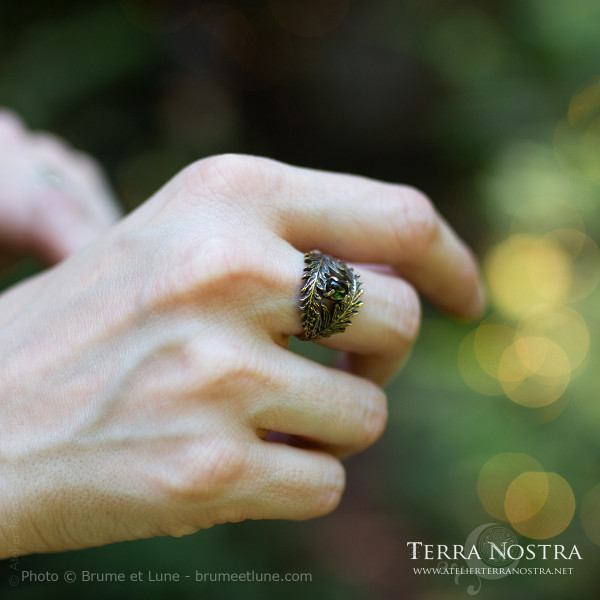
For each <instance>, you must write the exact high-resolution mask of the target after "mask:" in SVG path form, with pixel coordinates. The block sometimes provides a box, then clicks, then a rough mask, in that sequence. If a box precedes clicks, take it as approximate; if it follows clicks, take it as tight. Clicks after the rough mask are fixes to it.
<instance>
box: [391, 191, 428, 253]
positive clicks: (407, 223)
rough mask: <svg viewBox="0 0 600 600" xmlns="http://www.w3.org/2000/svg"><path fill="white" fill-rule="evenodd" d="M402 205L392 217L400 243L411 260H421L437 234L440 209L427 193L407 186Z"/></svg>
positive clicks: (402, 197)
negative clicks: (437, 209) (438, 209)
mask: <svg viewBox="0 0 600 600" xmlns="http://www.w3.org/2000/svg"><path fill="white" fill-rule="evenodd" d="M400 205H401V207H402V210H400V211H395V213H394V214H395V217H396V218H395V219H393V220H392V224H393V226H394V233H395V235H396V239H397V240H398V246H399V247H400V248H401V250H402V251H403V252H402V254H403V255H404V256H406V257H407V258H406V261H407V262H410V263H411V264H419V263H420V262H422V261H423V260H424V259H425V258H426V257H427V255H428V253H429V250H430V249H431V246H432V244H433V242H434V240H435V238H436V236H437V232H438V215H437V211H436V209H435V207H434V206H433V203H432V202H431V200H430V199H429V198H428V197H427V196H425V194H423V193H422V192H420V191H419V190H417V189H415V188H412V187H407V186H403V187H402V188H400Z"/></svg>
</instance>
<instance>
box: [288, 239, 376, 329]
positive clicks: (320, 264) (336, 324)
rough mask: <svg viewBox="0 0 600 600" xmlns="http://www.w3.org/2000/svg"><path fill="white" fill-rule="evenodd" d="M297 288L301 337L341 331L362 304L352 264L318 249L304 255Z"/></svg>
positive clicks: (359, 288) (360, 291)
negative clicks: (300, 282) (302, 333)
mask: <svg viewBox="0 0 600 600" xmlns="http://www.w3.org/2000/svg"><path fill="white" fill-rule="evenodd" d="M304 262H305V264H306V266H305V267H304V274H303V275H302V281H303V284H302V289H301V290H300V299H299V307H300V319H301V320H302V327H303V328H304V335H303V339H305V340H317V339H320V338H326V337H329V336H331V335H333V334H334V333H342V332H343V331H345V330H346V327H348V326H349V325H351V324H352V322H351V319H352V317H353V316H355V315H356V314H357V313H358V308H359V307H360V306H361V305H362V300H361V299H360V297H361V296H362V294H363V291H364V290H363V289H362V282H361V281H360V280H359V278H360V275H357V274H356V273H355V272H354V270H353V269H352V267H349V266H348V265H347V264H346V263H345V262H343V261H341V260H340V259H339V258H334V257H333V256H329V255H327V254H322V253H321V252H319V251H318V250H313V251H312V252H307V253H306V254H305V255H304Z"/></svg>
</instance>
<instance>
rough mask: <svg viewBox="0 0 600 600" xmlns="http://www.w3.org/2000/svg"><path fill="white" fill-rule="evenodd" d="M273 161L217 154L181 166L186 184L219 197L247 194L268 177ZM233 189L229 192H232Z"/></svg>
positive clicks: (239, 155) (236, 196)
mask: <svg viewBox="0 0 600 600" xmlns="http://www.w3.org/2000/svg"><path fill="white" fill-rule="evenodd" d="M273 162H274V161H269V160H267V159H264V158H259V157H255V156H248V155H243V154H221V155H218V156H211V157H209V158H205V159H202V160H199V161H197V162H195V163H193V164H191V165H190V166H189V167H187V168H186V169H184V177H185V179H186V182H187V183H188V186H189V187H192V188H193V189H195V190H202V191H204V192H208V193H210V194H211V195H216V196H217V197H218V198H219V200H223V199H227V198H228V199H237V198H238V197H239V196H238V194H240V195H241V196H242V197H248V195H250V194H251V193H252V192H251V190H253V189H255V188H256V187H257V186H261V184H265V183H266V182H267V181H268V178H269V171H270V168H269V165H271V164H272V163H273ZM232 192H233V195H232Z"/></svg>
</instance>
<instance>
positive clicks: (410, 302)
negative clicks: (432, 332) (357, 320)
mask: <svg viewBox="0 0 600 600" xmlns="http://www.w3.org/2000/svg"><path fill="white" fill-rule="evenodd" d="M381 322H382V323H383V324H384V326H385V334H384V335H383V336H382V339H381V340H380V347H381V348H382V350H384V351H385V354H386V355H387V354H396V353H404V352H405V351H406V350H407V347H408V346H410V345H412V344H413V342H414V341H415V339H416V338H417V335H418V333H419V329H420V325H421V301H420V299H419V295H418V294H417V292H416V290H415V288H414V287H412V285H410V284H408V283H406V282H404V281H401V280H398V281H396V282H395V285H393V286H390V287H389V289H388V290H387V292H386V299H385V302H384V304H383V310H382V311H381Z"/></svg>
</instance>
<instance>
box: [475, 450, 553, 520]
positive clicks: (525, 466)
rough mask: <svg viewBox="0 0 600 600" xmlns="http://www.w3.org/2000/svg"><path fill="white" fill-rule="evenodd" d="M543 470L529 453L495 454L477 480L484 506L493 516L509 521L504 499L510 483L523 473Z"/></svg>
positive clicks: (478, 490) (484, 466)
mask: <svg viewBox="0 0 600 600" xmlns="http://www.w3.org/2000/svg"><path fill="white" fill-rule="evenodd" d="M543 470H544V469H543V467H542V465H541V464H540V463H539V462H538V461H537V460H535V458H532V457H531V456H529V455H527V454H522V453H520V452H503V453H501V454H498V455H496V456H494V457H493V458H492V459H490V460H488V461H487V462H486V463H485V464H484V465H483V467H482V468H481V471H480V473H479V479H478V481H477V493H478V495H479V499H480V500H481V504H482V505H483V508H485V510H486V511H487V512H488V513H489V514H490V515H491V516H492V517H494V518H496V519H500V520H502V521H508V520H509V519H508V517H507V515H506V511H505V508H504V501H505V497H506V491H507V490H508V488H509V486H510V484H511V483H512V482H513V481H514V480H515V479H516V478H517V477H518V476H519V475H521V474H522V473H525V472H530V471H543Z"/></svg>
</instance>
